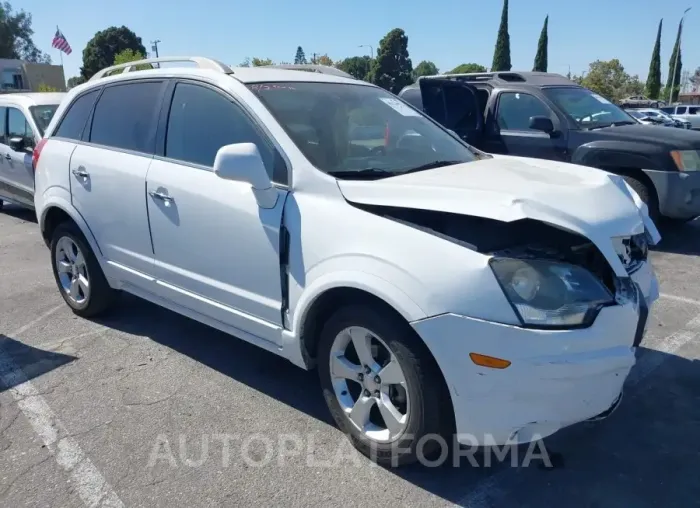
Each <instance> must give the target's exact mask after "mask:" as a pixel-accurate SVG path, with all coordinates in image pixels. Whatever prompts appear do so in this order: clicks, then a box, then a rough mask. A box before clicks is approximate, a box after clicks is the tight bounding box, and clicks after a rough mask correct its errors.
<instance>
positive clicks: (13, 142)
mask: <svg viewBox="0 0 700 508" xmlns="http://www.w3.org/2000/svg"><path fill="white" fill-rule="evenodd" d="M10 148H12V150H14V151H15V152H23V151H24V149H25V148H26V144H25V139H24V138H20V137H16V138H10Z"/></svg>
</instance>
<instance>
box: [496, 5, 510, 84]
mask: <svg viewBox="0 0 700 508" xmlns="http://www.w3.org/2000/svg"><path fill="white" fill-rule="evenodd" d="M511 67H512V66H511V64H510V35H508V0H503V12H502V13H501V25H500V26H499V27H498V38H497V39H496V49H495V50H494V52H493V63H492V64H491V71H494V72H495V71H509V70H510V69H511Z"/></svg>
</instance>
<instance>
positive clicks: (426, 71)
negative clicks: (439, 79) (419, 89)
mask: <svg viewBox="0 0 700 508" xmlns="http://www.w3.org/2000/svg"><path fill="white" fill-rule="evenodd" d="M439 73H440V71H439V70H438V68H437V66H436V65H435V64H434V63H433V62H431V61H430V60H423V61H422V62H421V63H419V64H418V65H416V68H415V69H413V79H414V80H416V79H418V78H419V77H421V76H435V75H436V74H439Z"/></svg>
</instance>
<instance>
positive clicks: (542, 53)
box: [532, 16, 549, 72]
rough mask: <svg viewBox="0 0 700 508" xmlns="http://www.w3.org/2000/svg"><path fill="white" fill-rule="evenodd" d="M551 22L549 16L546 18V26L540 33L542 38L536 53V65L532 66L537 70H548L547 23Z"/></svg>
mask: <svg viewBox="0 0 700 508" xmlns="http://www.w3.org/2000/svg"><path fill="white" fill-rule="evenodd" d="M548 24H549V16H546V17H545V18H544V26H543V27H542V32H541V33H540V40H539V41H537V54H536V55H535V65H534V67H533V68H532V70H533V71H536V72H547V46H548V44H549V36H548V35H547V25H548Z"/></svg>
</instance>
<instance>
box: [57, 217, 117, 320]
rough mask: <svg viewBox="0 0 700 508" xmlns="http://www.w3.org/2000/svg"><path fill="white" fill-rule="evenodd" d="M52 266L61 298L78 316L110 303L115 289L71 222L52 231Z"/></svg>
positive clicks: (91, 313)
mask: <svg viewBox="0 0 700 508" xmlns="http://www.w3.org/2000/svg"><path fill="white" fill-rule="evenodd" d="M51 266H52V267H53V275H54V279H55V280H56V284H57V285H58V289H59V291H60V292H61V296H62V297H63V300H64V301H65V302H66V303H67V304H68V306H69V307H70V308H71V310H72V311H73V312H74V313H75V314H77V315H78V316H81V317H86V318H87V317H94V316H97V315H98V314H100V313H102V312H104V311H105V310H106V309H107V308H108V307H109V306H110V305H111V304H112V302H113V300H114V297H115V291H114V290H113V289H112V288H111V287H110V286H109V283H108V282H107V279H106V277H105V275H104V273H103V272H102V268H101V267H100V264H99V262H98V261H97V258H96V257H95V254H94V253H93V252H92V249H91V248H90V245H89V244H88V242H87V240H86V239H85V237H84V236H83V233H82V232H81V231H80V229H79V228H78V226H76V225H75V224H74V223H72V222H64V223H63V224H59V225H58V227H56V229H55V231H54V232H53V235H52V237H51Z"/></svg>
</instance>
